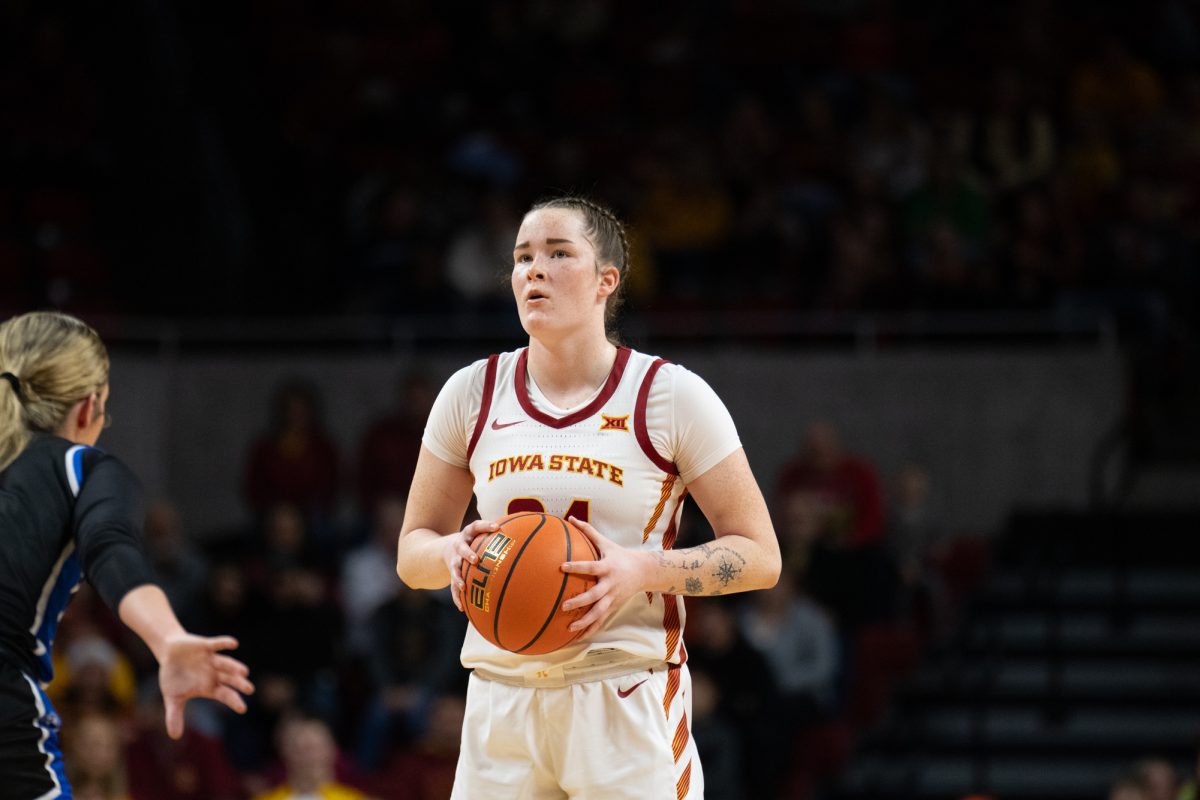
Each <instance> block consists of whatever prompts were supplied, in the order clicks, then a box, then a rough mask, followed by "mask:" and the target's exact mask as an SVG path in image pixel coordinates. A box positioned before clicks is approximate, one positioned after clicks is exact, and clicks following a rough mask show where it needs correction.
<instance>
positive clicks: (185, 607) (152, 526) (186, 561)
mask: <svg viewBox="0 0 1200 800" xmlns="http://www.w3.org/2000/svg"><path fill="white" fill-rule="evenodd" d="M143 536H144V537H145V542H146V553H147V555H149V556H150V562H151V564H153V566H154V575H155V577H156V578H157V580H158V584H159V586H161V587H162V589H163V591H164V592H166V595H167V599H168V600H170V601H171V607H172V608H174V609H175V614H176V616H178V617H179V619H180V621H181V622H183V624H184V625H185V626H188V627H190V626H191V625H193V624H194V623H195V621H196V619H197V617H198V615H199V613H200V606H201V604H202V603H203V599H204V591H205V586H206V584H207V582H208V562H207V559H206V558H205V556H204V554H203V552H201V550H200V548H198V547H196V546H195V544H194V543H192V542H191V541H190V540H189V539H188V537H187V534H186V533H185V531H184V530H183V523H182V520H181V518H180V515H179V509H177V508H176V507H175V505H174V504H173V503H171V502H169V501H167V500H158V501H156V502H154V503H152V504H151V505H150V507H149V508H148V509H147V511H146V527H145V529H144V530H143Z"/></svg>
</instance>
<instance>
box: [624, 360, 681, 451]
mask: <svg viewBox="0 0 1200 800" xmlns="http://www.w3.org/2000/svg"><path fill="white" fill-rule="evenodd" d="M666 363H667V361H666V359H662V358H660V359H657V360H655V362H654V363H653V364H651V365H650V369H648V370H646V377H644V378H642V385H641V386H640V387H638V393H637V405H635V406H634V407H633V434H634V436H636V437H637V441H638V444H640V445H641V446H642V452H643V453H645V454H646V457H647V458H649V459H650V460H651V461H653V462H654V465H655V466H657V467H658V468H659V469H661V470H662V471H663V472H665V473H667V474H668V475H678V474H679V469H678V468H677V467H676V466H675V465H674V464H672V463H671V462H670V461H667V460H666V459H665V458H663V457H662V456H660V455H659V454H658V451H657V450H655V449H654V445H653V443H651V441H650V431H649V430H647V428H646V403H647V402H648V401H649V399H650V384H652V383H654V376H655V375H657V374H658V370H659V368H660V367H661V366H662V365H663V364H666Z"/></svg>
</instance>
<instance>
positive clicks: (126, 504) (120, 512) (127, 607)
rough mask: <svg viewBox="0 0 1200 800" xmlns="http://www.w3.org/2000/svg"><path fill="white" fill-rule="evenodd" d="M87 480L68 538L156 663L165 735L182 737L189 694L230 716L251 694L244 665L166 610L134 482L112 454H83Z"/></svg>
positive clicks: (233, 643) (224, 641)
mask: <svg viewBox="0 0 1200 800" xmlns="http://www.w3.org/2000/svg"><path fill="white" fill-rule="evenodd" d="M85 458H86V459H87V461H86V466H85V471H86V473H87V474H88V479H87V481H86V482H85V483H84V484H83V487H82V488H81V489H80V492H79V497H78V499H77V500H76V503H75V510H74V520H73V524H74V527H75V540H76V544H77V546H78V552H79V557H80V562H81V564H82V566H83V572H84V575H86V576H87V579H88V581H89V582H90V583H91V584H92V586H93V588H95V590H96V592H97V593H98V594H99V595H100V596H101V598H102V599H103V600H104V601H105V602H106V603H107V604H108V606H109V607H110V608H112V609H113V610H114V611H116V612H117V616H118V617H120V619H121V621H122V622H124V623H125V624H126V625H128V626H129V627H130V628H131V629H132V630H133V632H134V633H136V634H137V635H138V636H140V637H141V638H142V641H144V642H145V643H146V646H147V647H149V648H150V652H152V653H153V654H154V657H155V659H157V660H158V664H159V668H158V680H159V687H160V688H161V689H162V694H163V704H164V706H165V708H166V723H167V732H168V733H169V734H170V735H171V736H172V737H173V738H175V739H178V738H179V737H180V736H182V735H183V721H184V720H183V710H184V706H185V705H186V704H187V701H188V700H190V699H191V698H193V697H207V698H211V699H214V700H218V701H220V702H222V703H224V704H225V705H227V706H229V707H230V708H231V709H233V710H234V711H237V712H238V713H245V711H246V703H245V701H244V700H243V699H242V698H241V696H240V695H239V694H238V692H241V693H242V694H251V693H253V692H254V684H253V683H251V682H250V680H249V679H248V675H249V670H248V669H247V668H246V665H245V664H243V663H242V662H240V661H238V660H237V659H234V658H230V657H229V656H227V655H223V654H222V653H221V652H220V651H222V650H233V649H235V648H236V647H237V640H235V639H234V638H233V637H230V636H217V637H203V636H194V635H192V634H190V633H188V632H187V631H186V630H184V628H183V626H182V625H181V624H180V623H179V620H178V619H177V618H176V616H175V612H174V611H173V610H171V604H170V603H169V602H168V601H167V596H166V595H165V594H164V593H163V591H162V589H160V588H159V587H158V586H156V585H155V584H154V582H153V573H152V571H151V569H150V564H149V561H148V559H147V558H146V555H145V552H144V550H143V548H142V540H141V525H140V520H141V519H142V517H143V515H144V511H143V509H142V504H141V488H140V486H139V484H138V481H137V479H136V478H135V477H134V475H133V473H131V472H130V471H129V470H128V469H127V468H126V467H125V466H124V465H123V464H121V463H120V462H119V461H117V460H116V459H114V458H111V457H107V456H102V455H95V454H94V453H88V455H87V456H85Z"/></svg>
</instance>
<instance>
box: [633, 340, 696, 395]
mask: <svg viewBox="0 0 1200 800" xmlns="http://www.w3.org/2000/svg"><path fill="white" fill-rule="evenodd" d="M628 364H629V367H633V368H634V370H635V372H636V374H639V375H642V376H645V377H649V378H650V379H651V380H652V381H653V386H654V388H655V389H660V388H665V387H674V386H676V385H680V386H682V387H683V388H688V387H692V386H696V385H701V384H704V385H706V382H705V380H704V379H703V378H701V377H700V376H699V375H697V374H696V373H695V372H693V371H692V370H690V369H688V368H687V367H686V366H685V365H683V364H680V363H679V362H677V361H674V360H672V359H669V358H665V357H663V356H661V355H657V354H654V353H643V352H641V351H639V350H633V349H630V353H629V361H628ZM627 368H628V367H627ZM643 379H644V378H643Z"/></svg>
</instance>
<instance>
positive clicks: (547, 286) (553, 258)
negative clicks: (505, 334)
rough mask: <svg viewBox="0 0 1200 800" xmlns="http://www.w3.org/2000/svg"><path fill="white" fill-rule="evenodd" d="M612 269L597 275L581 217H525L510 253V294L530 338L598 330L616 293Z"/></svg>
mask: <svg viewBox="0 0 1200 800" xmlns="http://www.w3.org/2000/svg"><path fill="white" fill-rule="evenodd" d="M616 273H617V270H616V268H615V267H609V268H607V269H598V268H597V265H596V251H595V250H594V249H593V247H592V243H591V242H590V241H588V238H587V236H586V233H585V222H584V219H583V216H582V215H581V214H579V212H577V211H572V210H570V209H565V208H545V209H541V210H540V211H533V212H531V213H529V214H527V215H526V216H525V219H524V220H523V221H522V223H521V229H520V230H519V231H518V232H517V243H516V247H515V248H514V249H513V272H512V288H513V296H514V297H515V298H516V301H517V313H518V314H519V315H520V317H521V325H522V326H523V327H524V328H525V331H526V332H527V333H528V334H529V335H530V336H548V335H553V334H554V333H555V332H564V331H567V330H572V329H576V328H579V327H583V326H598V327H599V329H600V331H601V332H603V330H604V304H605V301H606V300H607V298H608V296H609V295H610V294H612V292H613V290H614V289H615V288H616V281H617V277H616Z"/></svg>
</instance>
